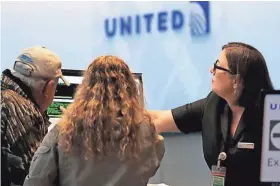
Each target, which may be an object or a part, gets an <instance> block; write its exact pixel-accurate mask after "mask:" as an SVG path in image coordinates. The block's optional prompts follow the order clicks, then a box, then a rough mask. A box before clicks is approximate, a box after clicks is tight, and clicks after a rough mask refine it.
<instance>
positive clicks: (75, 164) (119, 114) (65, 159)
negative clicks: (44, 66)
mask: <svg viewBox="0 0 280 186" xmlns="http://www.w3.org/2000/svg"><path fill="white" fill-rule="evenodd" d="M163 154H164V143H163V138H162V137H160V136H158V135H157V133H156V131H155V127H154V125H153V123H152V121H151V118H150V116H149V115H148V113H147V112H146V111H145V109H144V108H143V104H142V99H141V94H139V92H138V88H137V85H136V82H135V79H134V77H133V75H132V73H131V72H130V70H129V67H128V66H127V65H126V63H125V62H124V61H123V60H121V59H119V58H118V57H114V56H101V57H98V58H96V59H95V60H94V61H93V62H92V63H91V64H90V65H89V67H88V69H87V71H86V72H85V74H84V79H83V81H82V84H81V85H80V86H79V87H78V89H77V92H76V94H75V98H74V101H73V103H72V104H70V105H69V106H68V107H67V110H65V112H64V114H63V116H62V118H61V120H60V121H59V123H58V124H57V126H55V127H54V128H53V129H52V130H51V131H50V132H49V133H48V134H47V135H46V137H45V138H44V140H43V142H42V144H41V146H40V147H39V148H38V149H37V151H36V153H35V155H34V157H33V160H32V163H31V167H30V170H29V175H28V176H27V177H26V180H25V183H24V185H25V186H34V185H36V186H51V185H59V186H87V185H90V186H95V185H96V186H103V185H104V186H118V185H120V186H126V185H127V186H129V185H133V186H138V185H139V186H144V185H145V186H146V185H147V183H148V181H149V179H150V178H151V177H152V176H153V175H154V174H155V173H156V171H157V169H158V167H159V165H160V161H161V159H162V157H163Z"/></svg>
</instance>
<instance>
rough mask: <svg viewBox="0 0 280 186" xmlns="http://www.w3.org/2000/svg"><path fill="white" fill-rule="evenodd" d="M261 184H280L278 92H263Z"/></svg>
mask: <svg viewBox="0 0 280 186" xmlns="http://www.w3.org/2000/svg"><path fill="white" fill-rule="evenodd" d="M262 106H263V117H262V122H263V131H262V132H263V133H262V152H261V174H260V181H261V182H280V176H279V173H280V91H270V92H263V96H262Z"/></svg>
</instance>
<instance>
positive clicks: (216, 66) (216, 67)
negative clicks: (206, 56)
mask: <svg viewBox="0 0 280 186" xmlns="http://www.w3.org/2000/svg"><path fill="white" fill-rule="evenodd" d="M218 62H219V60H217V61H216V62H215V63H214V69H213V72H214V73H215V72H216V69H219V70H222V71H225V72H228V73H230V74H232V75H234V73H233V72H231V71H230V70H228V69H225V68H223V67H220V66H218V65H217V63H218Z"/></svg>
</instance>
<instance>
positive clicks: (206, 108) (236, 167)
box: [172, 92, 265, 186]
mask: <svg viewBox="0 0 280 186" xmlns="http://www.w3.org/2000/svg"><path fill="white" fill-rule="evenodd" d="M172 115H173V118H174V121H175V123H176V125H177V127H178V128H179V130H181V131H182V132H184V133H189V132H199V131H201V132H202V141H203V152H204V158H205V161H206V163H207V165H208V167H209V168H210V169H211V167H212V165H217V159H218V155H219V153H220V152H222V151H226V153H227V159H226V160H225V161H224V162H222V165H223V166H226V168H227V172H226V186H259V185H265V184H261V183H260V181H259V179H260V173H259V172H260V155H261V131H262V122H261V118H260V117H261V113H260V109H259V108H257V107H252V108H245V111H244V113H243V115H242V117H241V119H240V122H239V125H238V127H237V129H236V132H235V134H234V136H231V135H230V132H229V127H230V123H231V110H230V108H229V106H228V104H227V102H226V101H225V100H224V99H222V98H221V97H219V96H218V95H217V94H215V93H214V92H211V93H210V94H208V96H207V97H206V98H204V99H201V100H198V101H195V102H193V103H189V104H186V105H183V106H180V107H177V108H175V109H172ZM227 137H228V140H227ZM239 142H241V143H242V142H246V143H253V144H254V149H244V148H238V143H239Z"/></svg>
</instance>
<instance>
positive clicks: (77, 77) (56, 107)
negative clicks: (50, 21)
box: [47, 69, 144, 130]
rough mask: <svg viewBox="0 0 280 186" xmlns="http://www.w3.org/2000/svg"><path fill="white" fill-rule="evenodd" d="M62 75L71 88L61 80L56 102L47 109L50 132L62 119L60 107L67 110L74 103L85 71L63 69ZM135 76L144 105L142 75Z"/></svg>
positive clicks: (135, 74) (136, 74)
mask: <svg viewBox="0 0 280 186" xmlns="http://www.w3.org/2000/svg"><path fill="white" fill-rule="evenodd" d="M62 73H63V76H64V78H65V79H66V80H67V81H68V82H69V83H70V86H66V85H65V84H64V83H63V82H62V81H61V79H59V82H58V85H57V89H56V92H55V96H54V100H53V102H52V104H51V105H50V106H49V107H48V109H47V113H48V115H49V117H50V122H51V125H50V126H49V130H50V129H51V128H52V127H53V126H54V125H55V124H56V123H57V121H58V120H59V119H60V117H61V114H62V111H61V109H60V107H64V108H66V107H67V106H68V105H69V104H70V103H72V102H73V100H74V95H75V92H76V88H77V86H78V85H79V84H81V83H82V80H83V73H84V71H82V70H69V69H62ZM133 75H134V77H135V81H136V84H137V86H138V90H139V94H140V97H141V102H142V103H144V100H143V80H142V74H141V73H133Z"/></svg>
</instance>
